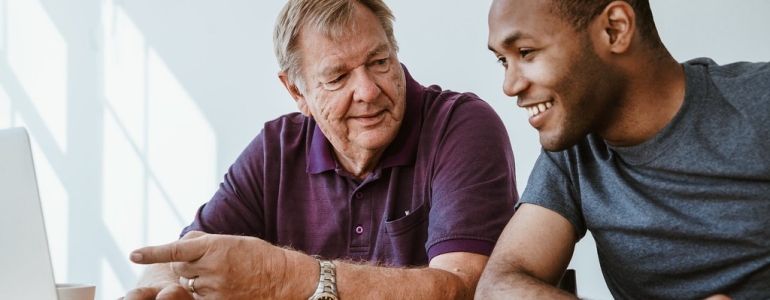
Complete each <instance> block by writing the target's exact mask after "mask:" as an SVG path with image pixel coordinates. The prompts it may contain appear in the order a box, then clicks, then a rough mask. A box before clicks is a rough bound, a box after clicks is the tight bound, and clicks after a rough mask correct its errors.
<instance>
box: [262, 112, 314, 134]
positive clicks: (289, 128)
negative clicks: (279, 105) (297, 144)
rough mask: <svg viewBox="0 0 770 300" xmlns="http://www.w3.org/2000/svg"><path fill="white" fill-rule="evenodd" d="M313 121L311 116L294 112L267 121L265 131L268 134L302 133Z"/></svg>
mask: <svg viewBox="0 0 770 300" xmlns="http://www.w3.org/2000/svg"><path fill="white" fill-rule="evenodd" d="M311 123H313V121H312V119H311V118H308V117H306V116H305V115H303V114H301V113H298V112H293V113H288V114H285V115H282V116H280V117H277V118H275V119H272V120H270V121H267V122H265V126H264V132H265V134H266V135H276V134H277V135H285V134H300V133H301V132H302V131H303V129H304V128H306V127H307V126H308V125H311ZM313 124H314V123H313Z"/></svg>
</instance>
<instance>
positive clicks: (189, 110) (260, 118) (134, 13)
mask: <svg viewBox="0 0 770 300" xmlns="http://www.w3.org/2000/svg"><path fill="white" fill-rule="evenodd" d="M490 2H491V1H490V0H483V1H438V0H423V1H407V0H393V1H388V3H389V4H390V5H391V8H392V9H393V10H394V12H395V14H396V18H397V20H396V35H397V38H398V40H399V43H400V45H401V49H402V50H401V53H400V58H401V61H402V62H403V63H405V64H406V65H407V66H408V67H409V69H410V71H411V72H412V74H413V75H414V77H415V78H416V79H418V80H419V81H420V82H421V83H423V84H434V83H435V84H440V85H441V86H443V87H444V88H449V89H453V90H458V91H473V92H475V93H477V94H478V95H479V96H481V97H482V98H483V99H486V100H487V101H488V102H489V103H490V104H491V105H492V106H493V107H494V108H495V109H496V110H497V111H498V113H499V114H500V115H501V116H502V118H503V120H504V121H505V124H506V126H507V128H508V130H509V134H510V137H511V140H512V142H513V148H514V153H515V155H516V163H517V176H518V179H519V180H518V183H519V189H520V192H521V190H523V188H524V186H525V185H526V182H527V177H528V176H529V170H530V168H531V167H532V165H533V164H534V161H535V158H536V157H537V154H538V152H539V145H538V140H537V134H536V132H535V131H534V130H533V129H531V128H530V127H529V126H528V124H527V122H526V120H525V117H524V116H525V114H524V112H523V111H522V110H520V109H517V108H516V107H515V105H514V101H513V99H509V98H506V97H505V96H504V95H503V94H502V89H501V84H502V76H503V74H502V69H501V68H500V67H499V66H498V65H497V64H496V63H495V59H494V57H493V56H492V55H491V54H490V53H488V51H487V50H486V35H487V27H486V14H487V9H488V7H489V4H490ZM282 4H283V1H246V0H240V1H238V0H231V1H204V0H186V1H170V0H166V1H157V0H132V1H125V0H70V1H55V0H0V128H5V127H11V126H26V127H27V128H28V129H29V131H30V133H31V134H32V137H33V143H34V151H35V153H34V155H35V159H36V163H37V170H38V177H39V181H40V189H41V197H42V201H43V205H44V210H45V211H44V212H45V214H46V222H47V226H48V232H49V240H50V244H51V250H52V252H53V253H52V256H53V263H54V268H55V274H56V279H57V281H58V282H91V283H95V284H97V285H98V295H97V299H113V298H116V297H118V296H119V295H121V294H122V293H124V292H125V291H126V290H127V289H129V288H131V287H132V286H133V285H134V283H135V282H136V279H137V277H138V276H139V274H140V272H141V269H142V268H141V267H139V266H135V265H133V264H131V263H130V262H129V261H128V259H127V256H128V253H129V252H130V251H131V250H133V249H135V248H137V247H141V246H144V245H148V244H158V243H165V242H167V241H170V240H173V239H175V238H176V236H177V234H178V232H179V231H180V230H181V228H182V227H183V226H184V225H186V224H187V223H189V222H190V220H191V218H192V216H193V213H194V212H195V210H196V208H197V207H198V206H199V205H200V204H201V203H202V202H204V201H206V200H208V198H209V197H210V196H211V195H212V194H213V192H214V191H215V189H216V188H217V184H218V182H219V181H220V178H221V176H222V174H223V173H224V172H225V170H226V169H227V167H228V166H229V164H230V163H231V162H232V161H233V160H234V159H235V157H236V156H237V155H238V154H239V153H240V151H241V150H242V149H243V147H244V146H245V145H246V144H247V143H248V142H249V141H250V140H251V139H252V138H253V136H254V135H256V134H257V133H258V132H259V130H260V129H261V126H262V124H263V123H264V122H265V121H267V120H270V119H272V118H275V117H277V116H278V115H280V114H283V113H286V112H290V111H294V110H295V108H294V105H293V102H292V101H291V100H290V98H289V97H288V96H287V95H286V93H285V92H284V91H283V88H282V87H281V85H280V84H279V82H278V80H277V79H276V76H275V74H276V71H277V64H276V63H275V58H274V56H273V52H272V42H271V31H272V26H273V22H274V20H275V17H276V14H277V13H278V10H279V9H280V6H282ZM652 5H653V11H654V13H655V16H656V20H657V23H658V27H659V29H660V32H661V36H662V38H663V40H664V42H665V43H666V44H667V45H668V46H669V49H670V50H671V51H672V53H673V54H674V56H675V57H676V58H677V59H680V60H686V59H689V58H693V57H698V56H710V57H713V58H714V59H715V60H716V61H717V62H720V63H726V62H731V61H736V60H749V61H763V60H764V61H767V60H768V53H770V40H769V39H768V38H767V28H770V19H768V18H767V17H766V16H767V14H768V12H770V2H768V1H764V0H742V1H718V0H708V1H706V0H679V1H664V0H653V3H652ZM696 11H697V12H696ZM595 256H596V251H595V249H594V246H593V244H592V241H591V239H590V237H589V238H587V239H586V240H584V241H583V242H581V243H580V244H579V245H578V250H577V253H576V254H575V257H574V259H573V263H572V265H571V266H572V267H573V268H576V269H578V277H579V278H578V285H579V291H580V292H581V295H583V296H585V297H588V298H593V299H609V298H611V297H610V295H609V294H608V292H607V291H606V287H605V286H604V281H603V279H602V277H601V272H600V271H599V269H598V265H597V263H596V259H595Z"/></svg>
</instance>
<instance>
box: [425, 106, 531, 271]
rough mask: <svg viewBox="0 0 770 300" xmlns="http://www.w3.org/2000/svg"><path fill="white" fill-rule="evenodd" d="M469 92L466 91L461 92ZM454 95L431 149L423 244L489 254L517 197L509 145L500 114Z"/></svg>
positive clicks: (434, 250)
mask: <svg viewBox="0 0 770 300" xmlns="http://www.w3.org/2000/svg"><path fill="white" fill-rule="evenodd" d="M463 97H469V96H463ZM463 100H467V101H461V100H457V101H458V102H457V104H455V105H456V107H454V109H453V110H452V111H451V115H450V116H449V117H448V121H447V122H446V125H445V128H443V132H442V133H441V140H440V142H439V143H438V148H437V149H436V151H437V152H436V157H435V163H434V169H433V172H434V174H433V180H432V182H431V183H430V184H431V185H432V186H431V193H432V198H431V210H430V215H429V225H428V240H427V243H426V245H425V246H426V250H427V251H428V257H429V259H432V258H433V257H435V256H437V255H440V254H443V253H448V252H473V253H479V254H484V255H489V254H490V253H491V251H492V248H494V244H495V243H496V241H497V239H498V237H499V235H500V233H501V232H502V230H503V228H504V227H505V225H506V224H507V223H508V220H509V219H510V218H511V216H512V215H513V206H514V205H515V203H516V201H517V200H518V193H517V191H516V179H515V170H514V161H513V150H512V149H511V144H510V141H509V138H508V133H507V131H506V129H505V126H504V125H503V122H502V120H500V117H499V116H498V115H497V114H496V113H495V112H494V110H492V108H491V107H490V106H489V105H488V104H487V103H486V102H483V101H481V100H479V99H476V98H472V99H463Z"/></svg>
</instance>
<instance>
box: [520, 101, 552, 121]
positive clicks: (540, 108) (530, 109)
mask: <svg viewBox="0 0 770 300" xmlns="http://www.w3.org/2000/svg"><path fill="white" fill-rule="evenodd" d="M551 107H553V101H548V102H544V103H538V104H535V105H530V106H525V107H524V109H526V110H527V115H528V116H529V117H530V118H531V117H534V116H537V115H539V114H541V113H543V112H545V111H546V110H549V109H550V108H551Z"/></svg>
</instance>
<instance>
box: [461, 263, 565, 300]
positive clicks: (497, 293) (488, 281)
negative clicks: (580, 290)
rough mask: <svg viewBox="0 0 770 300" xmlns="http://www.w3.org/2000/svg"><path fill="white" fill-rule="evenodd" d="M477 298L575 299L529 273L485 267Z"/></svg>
mask: <svg viewBox="0 0 770 300" xmlns="http://www.w3.org/2000/svg"><path fill="white" fill-rule="evenodd" d="M476 298H478V299H513V298H515V299H577V297H575V296H574V295H572V294H570V293H567V292H565V291H562V290H560V289H559V288H557V287H556V286H554V285H551V284H549V283H546V282H544V281H542V280H540V279H537V278H535V277H533V276H531V275H527V274H525V273H521V272H515V271H497V270H491V269H487V270H486V271H485V272H484V274H482V276H481V279H480V280H479V285H478V288H477V290H476Z"/></svg>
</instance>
